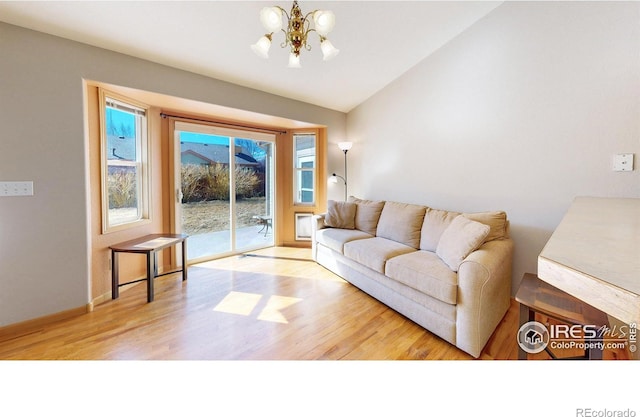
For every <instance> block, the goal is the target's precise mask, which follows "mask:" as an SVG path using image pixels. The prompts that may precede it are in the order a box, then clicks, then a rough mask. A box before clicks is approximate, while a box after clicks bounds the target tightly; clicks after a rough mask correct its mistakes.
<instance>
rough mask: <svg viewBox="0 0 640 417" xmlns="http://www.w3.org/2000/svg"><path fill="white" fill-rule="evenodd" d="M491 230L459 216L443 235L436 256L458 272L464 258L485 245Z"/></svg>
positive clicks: (484, 225)
mask: <svg viewBox="0 0 640 417" xmlns="http://www.w3.org/2000/svg"><path fill="white" fill-rule="evenodd" d="M489 230H490V227H489V226H487V225H486V224H482V223H479V222H476V221H473V220H470V219H468V218H466V217H464V216H458V217H456V218H455V219H453V221H452V222H451V224H450V225H449V226H448V227H447V228H446V229H445V231H444V232H443V233H442V236H441V237H440V241H439V242H438V247H437V249H436V254H437V255H438V256H439V257H440V259H442V260H443V261H444V263H446V264H447V265H448V266H449V268H451V270H452V271H456V272H457V271H458V268H459V267H460V264H461V263H462V261H463V260H464V258H466V257H467V256H468V255H469V254H470V253H471V252H473V251H474V250H476V249H478V248H479V247H480V245H482V244H483V243H484V239H485V238H486V237H487V235H488V234H489Z"/></svg>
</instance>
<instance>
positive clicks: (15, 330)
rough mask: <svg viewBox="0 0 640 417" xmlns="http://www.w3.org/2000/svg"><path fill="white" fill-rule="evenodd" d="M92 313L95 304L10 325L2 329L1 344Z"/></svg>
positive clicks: (0, 334) (0, 331) (0, 333)
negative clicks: (59, 322)
mask: <svg viewBox="0 0 640 417" xmlns="http://www.w3.org/2000/svg"><path fill="white" fill-rule="evenodd" d="M91 311H93V303H89V304H87V305H85V306H83V307H77V308H72V309H70V310H65V311H61V312H59V313H55V314H50V315H48V316H43V317H38V318H35V319H31V320H27V321H23V322H20V323H15V324H10V325H8V326H5V327H0V342H4V341H6V340H10V339H15V338H17V337H20V336H24V335H26V334H29V333H35V332H37V331H39V330H40V329H42V328H43V327H44V326H47V325H49V324H51V323H55V322H58V321H61V320H66V319H70V318H73V317H78V316H81V315H83V314H87V313H89V312H91Z"/></svg>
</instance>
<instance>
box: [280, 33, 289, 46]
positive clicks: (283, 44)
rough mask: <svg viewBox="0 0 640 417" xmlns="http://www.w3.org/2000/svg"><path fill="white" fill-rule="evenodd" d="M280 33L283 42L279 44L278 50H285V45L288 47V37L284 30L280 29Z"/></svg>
mask: <svg viewBox="0 0 640 417" xmlns="http://www.w3.org/2000/svg"><path fill="white" fill-rule="evenodd" d="M280 31H281V32H282V33H284V42H282V43H281V44H280V48H286V47H287V45H289V36H288V34H287V31H286V30H284V29H280Z"/></svg>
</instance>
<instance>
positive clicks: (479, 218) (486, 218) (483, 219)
mask: <svg viewBox="0 0 640 417" xmlns="http://www.w3.org/2000/svg"><path fill="white" fill-rule="evenodd" d="M463 216H464V217H466V218H468V219H471V220H474V221H476V222H480V223H482V224H486V225H487V226H489V228H490V231H489V235H488V236H487V237H486V238H485V240H484V241H485V242H489V241H491V240H496V239H504V238H508V237H509V232H508V224H509V223H508V221H507V213H505V212H504V211H485V212H482V213H464V214H463Z"/></svg>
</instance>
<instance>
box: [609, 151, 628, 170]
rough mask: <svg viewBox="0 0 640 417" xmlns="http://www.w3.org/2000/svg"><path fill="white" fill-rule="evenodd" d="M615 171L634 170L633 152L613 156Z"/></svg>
mask: <svg viewBox="0 0 640 417" xmlns="http://www.w3.org/2000/svg"><path fill="white" fill-rule="evenodd" d="M613 170H614V171H633V154H632V153H619V154H617V155H614V157H613Z"/></svg>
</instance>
